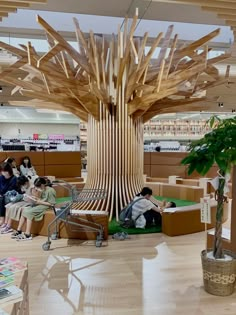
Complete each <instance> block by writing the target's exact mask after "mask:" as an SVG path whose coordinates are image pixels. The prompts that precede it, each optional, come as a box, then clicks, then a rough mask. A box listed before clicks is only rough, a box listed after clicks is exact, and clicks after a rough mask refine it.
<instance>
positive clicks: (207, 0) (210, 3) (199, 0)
mask: <svg viewBox="0 0 236 315" xmlns="http://www.w3.org/2000/svg"><path fill="white" fill-rule="evenodd" d="M153 1H155V2H165V3H173V4H186V5H195V6H196V5H199V6H205V7H206V6H207V7H213V8H223V9H224V8H226V9H231V8H232V9H236V2H235V1H234V0H231V1H230V0H228V1H221V0H153Z"/></svg>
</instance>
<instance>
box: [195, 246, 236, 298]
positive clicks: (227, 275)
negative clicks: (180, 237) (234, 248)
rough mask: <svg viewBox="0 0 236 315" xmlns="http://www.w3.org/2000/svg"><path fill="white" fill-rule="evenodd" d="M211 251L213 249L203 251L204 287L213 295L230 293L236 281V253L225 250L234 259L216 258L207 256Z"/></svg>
mask: <svg viewBox="0 0 236 315" xmlns="http://www.w3.org/2000/svg"><path fill="white" fill-rule="evenodd" d="M210 251H212V249H208V250H207V251H206V250H203V251H202V252H201V259H202V270H203V282H204V288H205V290H206V292H208V293H210V294H213V295H218V296H227V295H230V294H232V293H233V292H234V286H235V282H236V255H235V254H233V253H232V252H231V251H229V250H224V254H226V255H228V256H230V257H232V260H216V259H213V258H209V257H207V252H210Z"/></svg>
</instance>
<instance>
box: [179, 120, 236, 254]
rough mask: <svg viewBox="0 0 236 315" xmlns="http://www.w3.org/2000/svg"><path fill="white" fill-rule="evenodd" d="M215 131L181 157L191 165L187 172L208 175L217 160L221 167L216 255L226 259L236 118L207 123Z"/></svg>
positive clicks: (235, 146) (235, 161)
mask: <svg viewBox="0 0 236 315" xmlns="http://www.w3.org/2000/svg"><path fill="white" fill-rule="evenodd" d="M208 123H209V124H210V127H211V128H212V131H211V132H209V133H207V134H206V135H205V136H204V137H203V138H201V139H200V140H196V141H193V142H192V143H191V144H190V146H189V150H190V152H189V154H188V156H187V157H185V158H184V159H183V160H182V162H181V163H182V164H184V165H188V174H189V175H190V174H191V173H193V172H194V171H197V172H198V173H199V174H200V175H205V174H206V173H207V172H208V171H209V169H210V168H211V167H212V165H213V164H214V163H216V164H217V165H218V167H219V186H218V189H217V190H216V200H217V211H216V227H215V239H214V248H213V255H214V257H215V258H216V259H217V258H223V251H222V217H223V208H224V202H225V201H226V198H225V196H224V187H225V175H226V174H227V173H229V172H230V171H231V167H232V166H233V165H234V164H236V117H234V118H228V119H224V120H221V119H219V118H218V117H217V116H213V117H211V119H210V120H209V122H208Z"/></svg>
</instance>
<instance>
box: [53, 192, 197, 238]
mask: <svg viewBox="0 0 236 315" xmlns="http://www.w3.org/2000/svg"><path fill="white" fill-rule="evenodd" d="M155 198H156V199H157V200H160V201H163V200H166V201H173V202H175V203H176V207H184V206H190V205H194V204H196V202H193V201H188V200H182V199H175V198H168V197H160V196H155ZM69 200H71V198H70V197H62V198H57V199H56V201H57V203H63V202H67V201H69ZM108 231H109V234H115V233H117V232H126V233H128V234H148V233H160V232H161V226H152V227H150V228H146V229H138V228H129V229H125V228H122V227H121V226H120V223H119V222H117V221H116V219H112V221H110V222H109V224H108Z"/></svg>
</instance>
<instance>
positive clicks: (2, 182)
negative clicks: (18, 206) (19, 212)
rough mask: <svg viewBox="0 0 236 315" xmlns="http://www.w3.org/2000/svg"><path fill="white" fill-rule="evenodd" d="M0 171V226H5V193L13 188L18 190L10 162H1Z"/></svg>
mask: <svg viewBox="0 0 236 315" xmlns="http://www.w3.org/2000/svg"><path fill="white" fill-rule="evenodd" d="M1 173H2V175H1V176H0V227H1V228H4V227H6V224H5V223H4V219H5V212H6V208H5V205H6V199H5V198H6V197H5V194H6V193H7V192H9V191H12V190H15V191H18V190H19V189H18V186H17V178H16V176H14V175H13V170H12V167H11V165H10V164H8V163H3V164H2V166H1Z"/></svg>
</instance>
